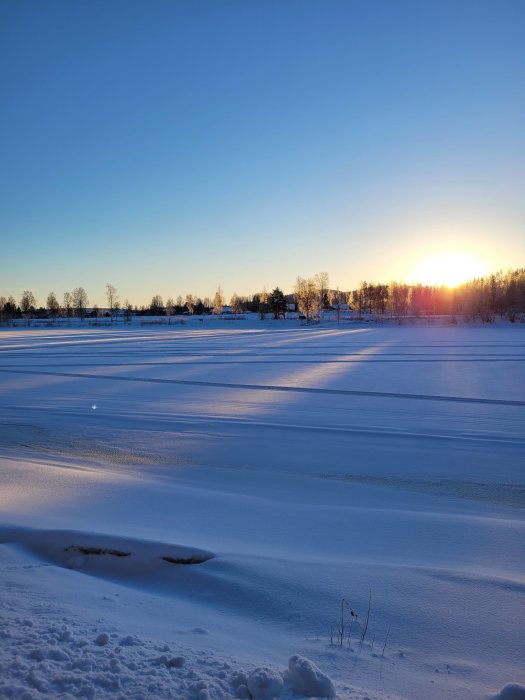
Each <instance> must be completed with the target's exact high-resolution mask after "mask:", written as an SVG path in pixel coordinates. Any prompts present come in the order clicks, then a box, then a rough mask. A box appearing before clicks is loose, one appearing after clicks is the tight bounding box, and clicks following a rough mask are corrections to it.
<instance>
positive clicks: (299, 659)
mask: <svg viewBox="0 0 525 700" xmlns="http://www.w3.org/2000/svg"><path fill="white" fill-rule="evenodd" d="M287 675H288V680H289V681H290V683H291V686H292V689H293V690H294V691H295V692H296V693H300V694H302V695H306V696H307V697H309V698H313V697H317V698H335V688H334V684H333V683H332V681H331V680H330V678H328V676H327V675H325V674H324V673H323V672H322V671H320V670H319V668H317V666H316V665H315V664H314V662H313V661H310V659H307V658H306V657H304V656H299V654H295V655H294V656H292V657H291V658H290V660H289V661H288V674H287ZM508 700H511V699H510V698H509V699H508Z"/></svg>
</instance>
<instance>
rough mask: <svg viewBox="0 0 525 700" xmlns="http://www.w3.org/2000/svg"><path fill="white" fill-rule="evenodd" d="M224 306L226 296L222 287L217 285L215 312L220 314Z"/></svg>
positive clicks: (214, 298) (214, 300)
mask: <svg viewBox="0 0 525 700" xmlns="http://www.w3.org/2000/svg"><path fill="white" fill-rule="evenodd" d="M223 306H224V296H223V294H222V289H221V288H220V287H217V291H216V292H215V296H214V297H213V313H215V314H217V315H220V314H222V309H223Z"/></svg>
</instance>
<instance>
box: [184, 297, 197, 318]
mask: <svg viewBox="0 0 525 700" xmlns="http://www.w3.org/2000/svg"><path fill="white" fill-rule="evenodd" d="M186 308H187V309H188V313H190V314H193V311H194V309H195V297H194V296H193V294H186Z"/></svg>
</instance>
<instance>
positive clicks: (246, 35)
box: [0, 0, 525, 304]
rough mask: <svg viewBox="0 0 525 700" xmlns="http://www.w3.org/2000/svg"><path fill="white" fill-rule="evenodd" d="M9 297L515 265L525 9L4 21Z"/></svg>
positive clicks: (365, 9)
mask: <svg viewBox="0 0 525 700" xmlns="http://www.w3.org/2000/svg"><path fill="white" fill-rule="evenodd" d="M0 66H1V68H0V87H1V95H2V99H1V104H0V133H1V139H2V144H1V153H2V157H1V165H0V178H1V181H0V198H1V199H0V232H1V238H2V242H1V250H2V254H1V257H0V261H1V262H0V294H14V295H15V297H17V298H19V296H20V293H21V290H23V289H32V290H33V291H34V292H35V294H36V296H37V299H38V301H40V302H41V303H44V302H45V297H46V295H47V293H48V292H49V291H50V290H54V291H55V292H56V294H57V296H58V297H59V298H61V297H62V294H63V292H64V291H65V290H70V289H72V288H73V287H76V286H84V287H85V288H86V290H87V292H88V295H89V298H90V301H91V302H92V303H95V302H97V303H99V304H103V303H104V285H105V283H106V282H108V281H109V282H111V283H112V284H114V285H115V286H116V287H117V289H118V290H119V293H120V295H121V297H122V298H123V299H124V298H125V297H127V298H128V299H129V300H130V301H131V302H132V303H137V304H141V303H149V301H150V299H151V297H152V295H153V294H157V293H159V294H161V295H162V296H163V297H166V296H169V295H170V296H173V297H176V296H177V295H178V294H182V295H183V296H184V295H185V294H186V293H189V292H191V293H193V294H197V295H200V296H206V295H213V293H214V291H215V289H216V287H217V285H221V287H222V288H223V290H224V291H225V293H226V295H227V296H229V295H231V294H232V293H233V292H234V291H237V293H239V294H247V293H252V292H254V291H257V290H259V289H261V288H262V287H263V286H266V287H268V288H272V287H274V286H275V285H279V286H281V287H282V288H284V289H285V291H291V290H292V288H293V284H294V281H295V278H296V277H297V275H301V276H310V275H312V274H314V273H316V272H318V271H327V272H328V273H329V275H330V282H331V284H332V286H334V287H335V286H339V287H341V288H342V289H351V288H353V287H355V286H357V285H358V284H359V282H360V281H361V280H363V279H366V280H369V281H388V280H390V279H407V280H409V279H410V278H411V275H413V269H414V266H415V265H416V264H417V261H418V260H420V259H422V258H424V257H426V256H428V255H431V254H433V253H436V254H437V253H442V252H443V251H447V250H450V249H460V250H462V251H464V252H465V251H466V252H467V253H468V254H472V255H475V256H476V257H478V258H479V259H482V260H483V261H484V263H485V264H486V268H487V271H493V270H497V269H499V268H502V267H503V268H506V267H522V266H524V265H525V232H524V227H523V223H524V220H525V196H524V193H525V186H524V185H525V135H524V132H525V130H524V129H523V125H524V124H525V3H523V2H522V1H521V0H516V1H512V0H497V1H494V2H487V1H484V0H479V1H477V2H470V1H460V0H454V1H453V2H447V1H446V0H439V2H437V1H436V2H433V1H430V0H429V1H427V2H424V1H422V0H418V1H412V0H388V1H384V2H383V1H379V0H367V1H362V2H361V1H353V0H346V1H344V2H342V1H341V2H339V1H336V0H316V1H311V0H297V1H295V0H265V1H264V2H263V1H250V0H223V1H221V0H209V1H205V0H188V1H187V2H183V1H176V0H169V1H168V0H148V1H146V0H143V1H141V2H137V1H135V0H126V1H121V0H90V2H87V0H82V1H80V0H64V1H56V0H48V1H46V2H41V1H40V0H38V1H35V2H29V1H27V0H3V2H2V3H1V4H0Z"/></svg>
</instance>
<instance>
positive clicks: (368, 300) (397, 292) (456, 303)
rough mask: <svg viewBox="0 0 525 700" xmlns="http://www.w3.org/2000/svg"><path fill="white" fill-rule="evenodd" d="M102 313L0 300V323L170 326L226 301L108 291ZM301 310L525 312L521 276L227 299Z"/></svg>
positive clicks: (246, 307) (307, 288) (318, 279)
mask: <svg viewBox="0 0 525 700" xmlns="http://www.w3.org/2000/svg"><path fill="white" fill-rule="evenodd" d="M105 295H106V301H107V307H105V308H104V309H99V308H98V307H97V306H94V307H90V306H89V298H88V295H87V293H86V290H85V289H84V288H83V287H76V288H75V289H74V290H73V291H71V292H69V291H66V292H64V294H63V298H62V300H61V301H59V300H58V298H57V296H56V295H55V293H54V292H49V294H48V295H47V299H46V304H45V306H38V304H37V300H36V298H35V296H34V294H33V292H32V291H30V290H24V292H23V294H22V296H21V298H20V299H19V300H18V301H17V300H15V299H14V297H13V296H9V297H8V298H6V297H0V320H1V321H3V322H10V321H13V320H14V319H16V318H26V319H27V320H28V321H29V320H30V319H31V318H47V319H56V318H59V317H60V318H71V317H73V316H76V317H78V318H80V319H81V320H84V318H86V316H88V315H89V316H90V317H94V318H96V317H98V316H102V315H104V316H108V317H110V318H111V319H112V320H114V319H115V318H116V317H117V316H119V317H120V316H121V317H124V318H125V319H128V320H129V319H130V318H131V316H132V315H139V316H140V315H142V316H145V315H153V316H167V317H168V322H171V317H172V316H175V315H181V314H188V315H202V314H210V313H215V314H220V313H223V311H224V309H225V307H226V299H225V297H224V295H223V293H222V290H221V288H220V287H218V288H217V291H216V292H215V295H214V296H213V297H212V298H211V297H205V298H203V299H201V298H200V297H196V296H194V295H192V294H187V295H186V296H185V297H184V298H183V297H182V296H180V295H179V296H178V297H177V298H176V299H173V298H172V297H168V298H167V299H166V301H164V300H163V298H162V297H161V296H160V295H159V294H156V295H154V296H153V297H152V299H151V302H150V303H149V305H143V306H132V305H131V304H130V303H129V302H128V300H127V299H125V300H124V302H123V303H122V304H121V302H120V297H119V294H118V291H117V289H116V288H115V287H114V286H113V285H112V284H110V283H108V284H106V288H105ZM292 310H294V311H298V312H299V314H300V315H301V316H303V317H304V318H305V319H306V320H307V321H315V320H319V319H320V318H321V316H322V314H323V313H324V311H326V310H331V311H332V312H334V313H335V314H336V316H337V320H339V319H340V315H341V313H342V312H347V311H351V312H352V313H353V317H354V318H358V319H359V318H364V317H365V315H369V316H370V315H371V316H374V317H382V316H386V315H388V316H391V317H395V318H403V317H408V316H412V317H420V316H436V315H448V316H450V317H452V318H455V317H456V316H460V317H463V318H467V319H472V320H478V319H479V320H481V321H483V322H491V321H492V320H493V319H494V318H495V316H496V315H499V316H501V317H503V316H507V317H508V318H509V320H510V321H515V320H516V319H517V318H518V316H519V315H520V314H522V313H524V312H525V269H523V268H520V269H516V270H508V271H500V272H497V273H494V274H492V275H488V276H486V277H480V278H477V279H473V280H470V281H468V282H465V283H464V284H460V285H458V286H457V287H453V288H449V287H446V286H429V285H422V284H412V285H409V284H406V283H403V282H390V283H388V284H383V283H381V284H375V283H369V282H361V284H360V285H359V287H358V288H357V289H354V290H351V291H341V290H339V289H331V288H330V286H329V277H328V274H327V273H326V272H320V273H318V274H316V275H314V276H313V277H309V278H303V277H298V278H297V280H296V283H295V287H294V290H293V293H290V294H286V295H285V294H284V292H283V291H282V290H281V289H280V288H279V287H275V288H274V289H273V290H272V291H270V292H268V291H267V290H266V289H263V290H262V291H261V292H256V293H255V294H252V295H251V296H239V295H238V294H236V293H234V294H233V295H232V297H231V299H230V300H229V304H228V311H230V312H231V313H233V314H236V315H239V314H242V313H246V312H251V313H257V314H259V316H260V318H262V319H264V318H265V317H266V316H267V315H271V316H273V318H275V319H279V318H284V317H285V315H286V313H287V312H288V311H292Z"/></svg>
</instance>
